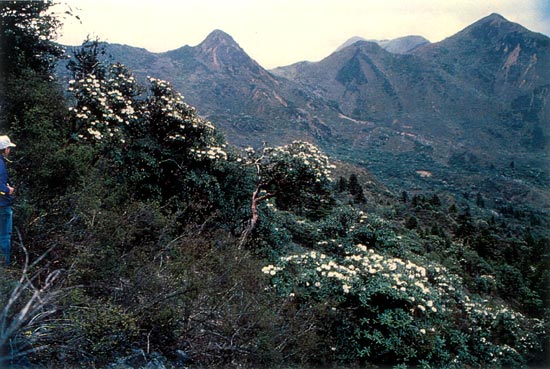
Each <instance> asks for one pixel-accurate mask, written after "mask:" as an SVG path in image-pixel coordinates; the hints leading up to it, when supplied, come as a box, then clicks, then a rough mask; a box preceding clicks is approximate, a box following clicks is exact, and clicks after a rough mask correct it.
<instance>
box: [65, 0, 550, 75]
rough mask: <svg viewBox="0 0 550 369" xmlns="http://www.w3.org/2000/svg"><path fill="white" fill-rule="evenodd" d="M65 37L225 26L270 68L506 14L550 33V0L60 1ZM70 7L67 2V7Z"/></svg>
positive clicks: (178, 33) (185, 37)
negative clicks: (350, 44) (363, 42)
mask: <svg viewBox="0 0 550 369" xmlns="http://www.w3.org/2000/svg"><path fill="white" fill-rule="evenodd" d="M61 1H62V2H63V3H65V4H68V6H70V7H71V8H72V10H73V12H74V13H75V14H77V15H78V16H79V17H80V20H81V21H80V22H78V21H76V20H75V19H72V18H67V19H65V26H64V28H63V29H62V31H61V32H62V37H61V38H59V40H58V41H59V42H61V43H63V44H65V45H79V44H81V43H82V41H83V40H84V39H85V38H86V35H90V36H91V37H92V38H95V37H99V38H100V39H101V40H102V41H107V42H111V43H121V44H127V45H131V46H137V47H143V48H146V49H147V50H149V51H153V52H161V51H167V50H173V49H177V48H179V47H181V46H184V45H190V46H195V45H197V44H199V43H200V42H201V41H202V40H203V39H204V38H205V37H206V36H207V35H208V34H209V33H210V32H211V31H213V30H215V29H221V30H223V31H225V32H226V33H228V34H230V35H231V36H232V37H233V38H234V39H235V41H236V42H237V43H238V44H239V45H240V46H241V47H242V48H243V49H244V50H245V51H246V52H247V54H248V55H250V56H251V57H252V58H253V59H255V60H256V61H257V62H259V63H260V64H261V65H262V66H263V67H265V68H273V67H277V66H282V65H288V64H292V63H294V62H297V61H302V60H310V61H318V60H320V59H322V58H324V57H326V56H328V55H329V54H330V53H332V52H333V51H334V50H335V49H336V48H337V47H338V46H340V45H341V44H343V43H344V42H345V41H346V40H348V39H349V38H351V37H353V36H360V37H364V38H367V39H391V38H396V37H401V36H406V35H421V36H424V37H426V38H427V39H429V40H430V41H432V42H436V41H440V40H442V39H444V38H446V37H449V36H452V35H453V34H455V33H456V32H458V31H460V30H461V29H463V28H465V27H467V26H468V25H470V24H471V23H473V22H475V21H477V20H479V19H481V18H483V17H485V16H487V15H489V14H491V13H499V14H500V15H502V16H504V17H505V18H506V19H508V20H510V21H513V22H516V23H520V24H521V25H523V26H525V27H527V28H528V29H530V30H532V31H535V32H540V33H544V34H546V35H550V0H147V1H145V0H61ZM65 6H67V5H65Z"/></svg>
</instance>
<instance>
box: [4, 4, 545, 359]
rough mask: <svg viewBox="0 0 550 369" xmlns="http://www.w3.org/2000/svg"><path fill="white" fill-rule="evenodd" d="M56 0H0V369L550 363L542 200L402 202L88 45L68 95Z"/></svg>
mask: <svg viewBox="0 0 550 369" xmlns="http://www.w3.org/2000/svg"><path fill="white" fill-rule="evenodd" d="M51 5H52V2H51V1H49V0H45V1H33V2H20V1H3V2H1V3H0V22H1V28H0V32H1V34H0V63H1V64H0V65H1V66H2V71H1V74H0V86H1V89H0V133H2V134H8V135H9V136H10V138H12V140H13V141H14V142H16V143H17V148H16V150H14V151H13V153H12V155H11V156H10V158H11V159H12V162H11V163H10V166H9V169H10V175H11V178H12V181H13V183H14V185H15V187H16V193H17V200H16V205H15V208H14V219H15V223H14V225H15V232H14V237H13V238H14V243H13V254H14V255H13V256H14V259H15V260H14V262H13V263H12V265H10V266H9V267H6V268H2V269H0V309H1V310H0V367H1V368H318V367H323V368H326V367H348V368H355V367H356V368H359V367H361V368H375V367H378V368H380V367H395V368H406V367H421V368H518V367H544V366H545V365H548V364H549V363H548V349H549V347H548V344H549V343H548V328H549V325H548V322H549V318H550V316H549V312H550V310H549V305H548V302H549V298H550V296H549V287H548V282H549V277H550V271H549V269H548V265H549V261H550V260H549V255H550V254H549V252H550V250H549V242H548V241H549V240H548V233H547V229H548V225H549V219H548V214H547V213H546V212H545V210H544V208H543V207H542V206H541V208H540V209H535V208H531V207H519V206H513V205H511V204H510V203H506V204H499V203H496V202H494V201H493V200H492V199H490V198H487V197H486V195H484V194H482V193H480V192H477V191H475V189H472V188H469V189H465V190H464V192H463V194H462V195H460V196H457V195H456V192H453V193H450V192H445V191H444V190H437V191H435V190H432V189H427V188H426V189H423V188H420V187H417V188H415V189H413V190H411V189H403V190H402V191H399V192H394V191H393V190H389V189H388V188H387V187H385V186H384V184H383V183H381V182H380V181H379V180H377V178H375V177H374V176H373V175H372V174H370V173H369V172H367V171H365V170H363V169H360V168H358V167H356V166H354V165H352V164H349V163H344V162H341V161H336V160H334V159H332V158H330V157H328V156H327V155H326V154H324V153H323V152H322V151H321V150H320V149H319V148H317V147H316V146H315V145H313V144H312V143H308V142H304V141H294V142H291V143H288V144H285V145H282V146H264V147H261V148H252V147H249V148H246V149H240V148H237V147H233V146H231V145H229V144H228V143H227V142H226V139H225V138H224V135H223V133H222V132H220V130H219V129H218V128H217V124H216V122H215V121H213V122H210V121H207V120H205V119H203V118H201V116H200V114H199V112H200V109H201V107H200V106H197V107H192V106H190V105H189V104H187V103H186V102H185V100H184V98H183V97H182V93H183V94H185V91H177V90H175V89H174V88H173V86H172V85H171V84H170V83H168V82H165V81H163V80H161V79H158V78H156V77H155V76H151V77H149V78H148V80H147V82H146V83H141V82H138V81H137V79H136V78H135V77H134V74H133V72H132V70H130V69H129V68H127V67H126V66H124V65H122V64H120V63H113V64H110V63H105V62H103V61H102V60H103V59H102V58H101V53H102V48H101V44H100V43H98V42H94V41H89V42H86V43H85V44H83V46H82V48H80V49H79V50H78V52H76V53H75V55H74V57H73V58H72V60H71V62H70V63H68V68H69V69H68V73H70V75H71V79H70V82H69V86H68V91H66V90H65V87H63V84H61V83H59V82H58V79H57V77H56V75H55V74H54V65H55V62H56V60H57V59H58V58H60V57H62V56H63V50H61V49H60V48H59V47H58V46H56V44H55V43H54V42H53V41H54V38H55V32H56V30H57V29H58V27H59V21H58V19H57V18H56V17H55V16H49V14H50V7H51ZM516 170H517V169H516V168H515V167H514V166H513V165H511V166H510V168H509V171H510V176H513V173H514V171H516ZM419 175H428V174H426V173H419Z"/></svg>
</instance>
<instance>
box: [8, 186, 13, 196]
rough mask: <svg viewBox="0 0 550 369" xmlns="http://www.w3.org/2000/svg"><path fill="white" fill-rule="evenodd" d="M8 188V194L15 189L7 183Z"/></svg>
mask: <svg viewBox="0 0 550 369" xmlns="http://www.w3.org/2000/svg"><path fill="white" fill-rule="evenodd" d="M8 189H9V192H8V194H9V195H11V194H12V193H13V191H15V189H14V188H13V187H12V186H10V185H8Z"/></svg>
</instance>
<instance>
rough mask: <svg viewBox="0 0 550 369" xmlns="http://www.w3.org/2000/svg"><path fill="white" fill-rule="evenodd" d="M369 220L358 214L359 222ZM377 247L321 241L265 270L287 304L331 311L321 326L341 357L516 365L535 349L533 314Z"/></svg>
mask: <svg viewBox="0 0 550 369" xmlns="http://www.w3.org/2000/svg"><path fill="white" fill-rule="evenodd" d="M367 218H368V217H366V216H365V215H364V214H363V215H360V214H359V216H358V219H359V222H360V221H361V220H362V221H363V222H365V219H367ZM359 222H358V223H356V224H349V225H348V226H349V228H351V233H354V232H360V231H361V227H362V225H361V224H360V223H359ZM352 236H353V235H352ZM387 236H389V238H391V235H387ZM393 238H394V239H393V240H391V241H392V242H395V243H398V242H399V238H398V236H395V235H393ZM387 241H389V240H387ZM379 249H380V246H379V247H378V249H374V248H373V247H371V246H368V245H365V244H362V243H351V242H349V239H348V240H347V241H346V240H345V239H344V240H343V239H341V238H339V239H336V238H334V239H329V240H322V241H319V242H318V244H317V249H316V250H310V251H304V252H301V253H294V254H290V255H286V256H283V257H280V258H279V259H278V260H277V261H276V263H274V264H271V265H267V266H265V267H263V269H262V272H263V273H264V274H265V275H267V276H268V278H269V279H270V281H271V283H270V286H271V287H270V288H272V289H274V290H276V291H277V292H278V293H279V294H280V295H282V296H284V297H285V298H286V299H288V301H289V302H290V303H294V304H311V303H313V302H315V303H323V304H325V308H326V309H327V310H329V311H330V312H331V313H332V317H333V321H330V322H326V323H325V324H326V328H325V329H329V330H331V331H332V334H333V337H335V343H334V345H335V346H334V347H333V352H334V353H335V355H336V357H337V358H338V359H340V360H343V361H356V360H365V361H369V362H376V363H384V364H388V363H391V364H397V363H410V364H415V365H417V364H420V365H422V366H423V367H442V366H445V367H454V368H461V367H464V365H476V366H477V365H480V364H481V365H486V366H495V367H499V366H501V365H513V366H517V365H522V364H524V363H525V361H526V360H527V358H528V356H529V353H530V352H533V351H535V350H537V349H539V347H538V345H539V344H538V337H537V336H536V334H534V333H533V332H534V327H535V326H537V324H540V323H539V322H537V321H536V320H530V319H528V318H526V317H525V316H524V315H522V314H521V313H519V312H516V311H513V310H512V309H511V308H509V307H506V306H504V305H501V304H499V303H496V302H492V301H489V300H484V299H482V298H480V297H478V296H476V295H471V294H470V293H468V291H466V290H465V289H464V287H463V281H462V279H461V278H460V277H459V276H457V275H454V274H452V273H450V272H449V270H447V269H446V268H444V267H442V266H441V265H439V264H436V263H434V262H429V261H427V260H425V259H424V258H422V257H420V256H414V255H409V258H399V257H392V256H391V255H389V254H387V253H385V252H384V251H379Z"/></svg>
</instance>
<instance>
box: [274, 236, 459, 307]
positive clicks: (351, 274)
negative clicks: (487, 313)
mask: <svg viewBox="0 0 550 369" xmlns="http://www.w3.org/2000/svg"><path fill="white" fill-rule="evenodd" d="M321 242H324V243H326V241H321ZM280 260H281V262H282V265H283V266H285V267H286V266H288V265H289V264H295V265H299V264H302V265H303V266H304V267H306V269H307V270H309V271H313V270H314V271H315V272H317V273H318V276H319V277H320V279H323V278H325V277H326V278H330V279H334V280H336V281H339V282H340V283H341V284H342V288H343V290H344V291H345V292H349V291H350V290H351V289H352V286H354V288H358V289H361V288H364V286H363V282H365V281H368V280H370V279H372V278H374V277H378V278H381V279H382V281H383V282H381V281H380V280H378V282H377V283H381V284H384V283H385V284H388V285H389V287H390V288H391V289H393V290H396V292H398V293H400V294H401V295H402V297H403V298H404V299H408V300H409V301H411V302H412V303H413V304H414V305H415V308H413V311H420V312H426V311H430V312H433V313H436V312H438V309H442V308H443V303H442V298H441V293H442V292H446V290H447V289H448V287H449V283H450V281H449V278H448V277H447V276H446V273H447V271H446V270H445V269H444V268H442V267H434V268H433V270H432V273H435V274H437V276H436V278H435V279H434V282H430V281H429V279H428V275H427V274H428V273H427V269H426V268H425V267H423V266H420V265H418V264H416V263H413V262H411V261H409V260H407V261H404V260H402V259H400V258H392V257H387V256H384V255H381V254H379V253H377V252H376V251H375V250H373V249H369V248H367V247H366V246H365V245H362V244H358V245H356V246H355V252H354V253H353V254H352V255H348V256H346V257H345V258H344V259H343V260H342V261H340V262H337V261H335V259H334V258H331V257H329V256H327V255H325V254H324V253H320V252H317V251H310V252H307V253H303V254H296V255H290V256H286V257H282V258H281V259H280ZM306 274H307V272H306V273H304V275H306ZM444 287H446V288H444ZM450 287H451V289H454V287H452V286H450ZM415 296H416V297H415Z"/></svg>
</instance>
